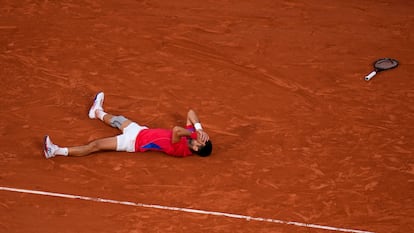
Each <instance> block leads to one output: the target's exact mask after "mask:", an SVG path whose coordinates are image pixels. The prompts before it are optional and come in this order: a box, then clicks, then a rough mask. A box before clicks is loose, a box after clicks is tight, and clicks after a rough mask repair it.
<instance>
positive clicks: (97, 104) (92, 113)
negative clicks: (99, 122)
mask: <svg viewBox="0 0 414 233" xmlns="http://www.w3.org/2000/svg"><path fill="white" fill-rule="evenodd" d="M104 98H105V96H104V93H103V92H99V93H98V94H96V96H95V99H94V100H93V104H92V107H91V108H90V109H89V118H91V119H96V110H98V109H100V110H102V111H103V107H102V105H103V101H104Z"/></svg>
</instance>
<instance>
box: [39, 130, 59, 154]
mask: <svg viewBox="0 0 414 233" xmlns="http://www.w3.org/2000/svg"><path fill="white" fill-rule="evenodd" d="M58 149H59V147H58V146H56V145H55V144H53V142H52V141H51V140H50V137H49V136H48V135H46V136H45V140H44V147H43V152H44V153H45V157H46V158H47V159H50V158H53V157H55V156H56V151H57V150H58Z"/></svg>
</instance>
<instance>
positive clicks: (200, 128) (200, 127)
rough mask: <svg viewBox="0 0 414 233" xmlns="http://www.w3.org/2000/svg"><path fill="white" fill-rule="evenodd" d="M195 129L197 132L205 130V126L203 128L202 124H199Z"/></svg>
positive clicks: (196, 124)
mask: <svg viewBox="0 0 414 233" xmlns="http://www.w3.org/2000/svg"><path fill="white" fill-rule="evenodd" d="M194 128H195V130H196V131H200V130H203V126H201V124H200V123H199V122H197V123H195V124H194Z"/></svg>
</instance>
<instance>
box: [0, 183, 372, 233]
mask: <svg viewBox="0 0 414 233" xmlns="http://www.w3.org/2000/svg"><path fill="white" fill-rule="evenodd" d="M0 191H10V192H18V193H29V194H36V195H43V196H51V197H62V198H69V199H81V200H85V201H94V202H104V203H112V204H119V205H127V206H135V207H145V208H152V209H162V210H170V211H181V212H187V213H195V214H204V215H214V216H224V217H229V218H238V219H245V220H247V221H259V222H271V223H279V224H285V225H294V226H299V227H307V228H315V229H322V230H330V231H339V232H352V233H374V232H371V231H361V230H353V229H346V228H338V227H330V226H323V225H317V224H309V223H301V222H292V221H283V220H277V219H271V218H258V217H251V216H246V215H240V214H230V213H223V212H217V211H207V210H197V209H189V208H180V207H170V206H162V205H152V204H142V203H135V202H129V201H116V200H110V199H102V198H97V197H86V196H78V195H72V194H62V193H53V192H45V191H36V190H28V189H18V188H9V187H2V186H0Z"/></svg>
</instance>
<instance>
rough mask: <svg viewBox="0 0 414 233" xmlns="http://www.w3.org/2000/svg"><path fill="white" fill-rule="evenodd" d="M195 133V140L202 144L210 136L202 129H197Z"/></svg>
mask: <svg viewBox="0 0 414 233" xmlns="http://www.w3.org/2000/svg"><path fill="white" fill-rule="evenodd" d="M197 135H198V138H197V141H198V142H200V143H201V144H203V145H205V144H206V142H207V141H208V140H210V137H209V136H208V134H207V133H206V132H205V131H204V130H198V131H197Z"/></svg>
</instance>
